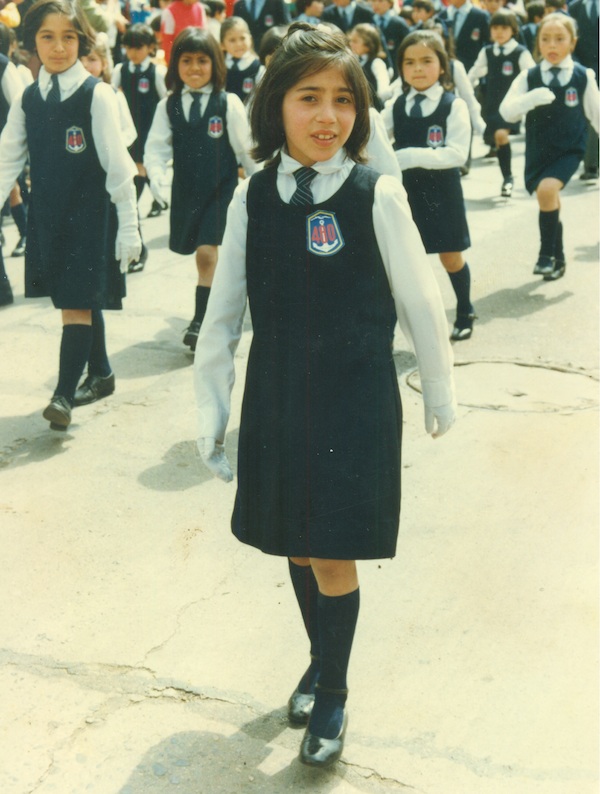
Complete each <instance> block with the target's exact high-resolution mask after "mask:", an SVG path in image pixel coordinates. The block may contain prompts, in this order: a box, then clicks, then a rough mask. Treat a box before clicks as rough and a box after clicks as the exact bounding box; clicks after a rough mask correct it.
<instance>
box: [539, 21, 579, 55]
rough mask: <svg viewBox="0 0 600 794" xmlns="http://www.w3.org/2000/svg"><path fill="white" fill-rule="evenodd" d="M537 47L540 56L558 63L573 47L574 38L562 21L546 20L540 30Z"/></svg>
mask: <svg viewBox="0 0 600 794" xmlns="http://www.w3.org/2000/svg"><path fill="white" fill-rule="evenodd" d="M538 48H539V51H540V55H541V56H542V58H545V59H546V60H547V61H549V62H550V63H560V62H561V61H563V60H564V59H565V58H566V57H567V55H570V54H571V53H572V52H573V50H574V49H575V39H573V38H572V37H571V33H570V32H569V30H568V28H567V27H566V26H565V25H563V24H562V22H554V21H553V22H547V23H546V24H545V25H543V26H542V29H541V30H540V37H539V39H538Z"/></svg>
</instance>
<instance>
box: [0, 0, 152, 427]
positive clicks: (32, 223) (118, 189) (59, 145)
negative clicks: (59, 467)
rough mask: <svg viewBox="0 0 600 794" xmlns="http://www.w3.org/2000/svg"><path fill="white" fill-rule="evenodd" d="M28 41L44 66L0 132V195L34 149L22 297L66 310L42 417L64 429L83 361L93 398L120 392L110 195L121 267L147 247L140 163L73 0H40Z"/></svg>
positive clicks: (30, 17) (27, 28)
mask: <svg viewBox="0 0 600 794" xmlns="http://www.w3.org/2000/svg"><path fill="white" fill-rule="evenodd" d="M24 41H25V46H26V48H27V49H29V50H31V51H33V50H35V51H36V53H37V55H38V57H39V59H40V60H41V62H42V68H41V70H40V74H39V76H38V79H37V80H36V81H35V82H34V83H33V84H32V85H30V86H29V87H28V88H26V89H25V91H24V93H23V95H22V98H21V99H20V100H19V101H16V102H14V103H13V105H12V107H11V110H10V112H9V117H8V121H7V124H6V127H5V130H4V132H3V135H2V138H1V139H0V196H1V197H2V198H4V197H5V196H6V194H7V192H8V190H9V189H10V187H11V186H12V183H11V181H10V180H11V179H12V182H14V179H15V178H16V177H17V176H18V174H19V173H20V171H21V169H22V167H23V164H24V163H25V160H26V158H27V155H28V154H29V160H30V170H31V200H30V206H29V215H28V219H27V221H28V231H27V250H26V254H25V296H26V297H31V298H39V297H44V296H50V298H51V299H52V302H53V303H54V305H55V306H56V307H57V308H59V309H61V310H62V320H63V333H62V340H61V349H60V359H59V376H58V384H57V386H56V389H55V392H54V395H53V397H52V399H51V401H50V403H49V405H48V406H47V407H46V409H45V411H44V414H43V415H44V418H45V419H47V420H48V421H49V422H50V427H51V428H52V429H54V430H66V428H67V427H68V426H69V424H70V422H71V408H72V406H73V405H74V404H79V403H78V402H76V401H75V389H76V387H77V382H78V380H79V378H80V377H81V375H82V372H83V369H84V367H85V365H86V363H89V372H90V373H93V375H91V377H90V376H88V378H87V379H86V381H85V382H84V384H83V385H84V386H85V388H86V391H87V392H89V394H88V397H89V399H87V400H86V401H87V402H92V401H93V400H95V399H99V397H103V396H106V395H107V394H110V393H112V391H114V387H115V386H114V375H113V373H112V371H111V367H110V363H109V361H108V358H107V354H106V343H105V336H104V321H103V318H102V309H105V308H120V299H121V291H120V287H121V279H120V277H119V276H118V274H117V285H116V288H115V290H112V289H111V277H112V275H113V274H112V273H111V270H110V262H111V260H112V253H113V252H112V251H109V238H108V236H107V228H108V216H109V203H110V201H111V200H112V202H113V203H114V204H115V205H116V210H117V215H118V222H119V230H118V234H117V241H116V252H115V253H116V259H117V260H118V261H120V263H121V270H123V268H125V269H126V268H127V265H128V263H129V261H131V260H133V259H135V258H137V256H139V252H140V248H141V242H140V238H139V234H138V231H137V208H136V205H135V191H134V186H133V176H134V174H135V166H134V164H133V161H132V160H131V158H130V156H129V154H128V153H127V149H126V147H125V143H124V142H123V139H122V137H121V133H120V128H119V127H120V125H119V118H118V110H117V102H116V99H115V95H114V92H113V90H112V89H111V88H110V86H107V85H104V84H103V83H101V82H100V81H99V80H97V79H96V78H94V77H91V76H90V75H89V74H88V72H87V71H86V70H85V68H84V66H83V65H82V64H81V63H80V62H79V60H78V57H79V56H80V55H85V54H86V53H87V52H88V51H89V49H90V47H91V46H92V45H93V41H94V33H93V31H91V29H90V28H89V26H88V25H87V22H86V20H85V17H84V16H82V14H81V12H80V11H79V10H78V9H77V8H76V7H74V6H72V4H71V3H69V2H67V1H66V0H40V2H38V3H36V4H35V5H34V6H32V8H31V9H30V10H29V11H28V13H27V14H26V16H25V19H24ZM110 242H111V244H112V243H113V241H112V240H111V241H110Z"/></svg>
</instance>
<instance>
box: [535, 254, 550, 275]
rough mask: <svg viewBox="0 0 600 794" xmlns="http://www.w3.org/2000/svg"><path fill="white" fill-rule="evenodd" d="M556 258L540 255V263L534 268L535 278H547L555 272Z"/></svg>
mask: <svg viewBox="0 0 600 794" xmlns="http://www.w3.org/2000/svg"><path fill="white" fill-rule="evenodd" d="M554 262H555V260H554V257H553V256H545V255H543V254H540V255H539V256H538V261H537V262H536V263H535V267H534V268H533V275H534V276H547V275H548V274H549V273H552V271H553V270H554Z"/></svg>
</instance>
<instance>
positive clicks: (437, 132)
mask: <svg viewBox="0 0 600 794" xmlns="http://www.w3.org/2000/svg"><path fill="white" fill-rule="evenodd" d="M443 145H444V130H443V129H442V128H441V127H439V126H438V125H437V124H434V125H433V126H432V127H430V128H429V129H428V130H427V146H431V148H432V149H437V148H438V146H443Z"/></svg>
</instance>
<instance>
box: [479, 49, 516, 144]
mask: <svg viewBox="0 0 600 794" xmlns="http://www.w3.org/2000/svg"><path fill="white" fill-rule="evenodd" d="M523 52H525V47H523V46H522V45H521V44H519V45H518V46H517V47H516V48H515V49H514V50H513V51H512V52H510V53H508V54H506V53H505V54H503V55H494V46H493V45H489V46H488V47H486V48H485V54H486V58H487V64H488V73H487V80H486V90H485V93H484V95H483V102H482V106H481V112H482V116H483V118H484V119H485V122H486V124H487V127H488V131H489V132H495V130H510V131H511V132H517V131H518V129H519V124H518V123H517V124H509V123H508V122H507V121H505V120H504V119H503V118H502V116H501V115H500V110H499V108H500V103H501V102H502V100H503V99H504V97H505V96H506V94H507V92H508V89H509V88H510V87H511V85H512V83H513V82H514V80H516V78H517V77H518V75H519V58H520V57H521V54H522V53H523Z"/></svg>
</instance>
